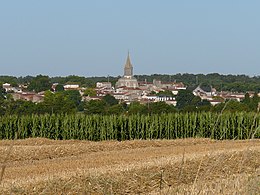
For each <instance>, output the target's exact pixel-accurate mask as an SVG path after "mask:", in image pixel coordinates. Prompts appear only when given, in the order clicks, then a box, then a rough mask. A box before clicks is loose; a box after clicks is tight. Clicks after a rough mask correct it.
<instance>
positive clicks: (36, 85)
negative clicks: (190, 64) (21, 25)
mask: <svg viewBox="0 0 260 195" xmlns="http://www.w3.org/2000/svg"><path fill="white" fill-rule="evenodd" d="M108 77H109V78H108ZM136 77H137V79H138V80H140V81H144V80H146V81H149V82H152V81H153V79H157V80H161V81H167V82H168V81H176V82H183V83H184V84H185V85H187V86H188V87H189V88H190V89H193V88H195V87H196V86H198V85H199V84H206V85H209V86H213V87H215V88H216V89H217V90H218V91H222V90H223V91H236V92H247V91H255V92H260V76H255V77H249V76H247V75H221V74H218V73H212V74H207V75H204V74H187V73H186V74H175V75H167V74H165V75H162V74H153V75H136ZM118 78H119V76H117V77H113V76H107V77H82V76H75V75H71V76H67V77H52V78H50V77H48V76H43V75H38V76H36V77H33V76H26V77H13V76H0V84H2V83H6V82H7V83H10V84H12V86H18V85H19V84H26V85H29V88H28V89H29V90H34V91H45V90H47V89H50V84H51V83H60V84H79V85H80V86H83V87H94V86H95V84H96V82H102V81H108V80H109V81H110V82H112V84H114V83H115V82H116V81H117V80H118Z"/></svg>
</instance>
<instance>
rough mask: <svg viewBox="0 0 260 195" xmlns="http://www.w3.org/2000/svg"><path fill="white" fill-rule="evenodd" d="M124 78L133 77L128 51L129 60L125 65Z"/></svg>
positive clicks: (128, 57)
mask: <svg viewBox="0 0 260 195" xmlns="http://www.w3.org/2000/svg"><path fill="white" fill-rule="evenodd" d="M124 76H125V77H132V76H133V65H132V64H131V60H130V54H129V51H128V55H127V59H126V63H125V68H124Z"/></svg>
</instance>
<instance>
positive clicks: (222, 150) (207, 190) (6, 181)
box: [0, 138, 260, 194]
mask: <svg viewBox="0 0 260 195" xmlns="http://www.w3.org/2000/svg"><path fill="white" fill-rule="evenodd" d="M9 152H10V153H9ZM0 168H1V169H0V176H1V173H2V181H1V184H0V194H234V193H236V194H260V140H257V139H255V140H244V141H234V140H226V141H215V140H210V139H182V140H150V141H149V140H133V141H123V142H118V141H103V142H89V141H76V140H68V141H55V140H49V139H43V138H34V139H25V140H15V141H7V140H6V141H5V140H2V141H0Z"/></svg>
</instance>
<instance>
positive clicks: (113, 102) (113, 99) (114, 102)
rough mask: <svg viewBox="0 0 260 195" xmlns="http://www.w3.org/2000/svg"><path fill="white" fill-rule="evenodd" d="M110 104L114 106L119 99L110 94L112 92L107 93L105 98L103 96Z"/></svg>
mask: <svg viewBox="0 0 260 195" xmlns="http://www.w3.org/2000/svg"><path fill="white" fill-rule="evenodd" d="M102 99H103V100H104V101H105V102H106V103H107V104H108V105H109V106H113V105H116V104H118V100H117V99H116V98H115V97H114V96H112V95H110V94H107V95H105V96H104V97H103V98H102Z"/></svg>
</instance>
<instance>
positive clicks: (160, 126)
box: [0, 112, 260, 141]
mask: <svg viewBox="0 0 260 195" xmlns="http://www.w3.org/2000/svg"><path fill="white" fill-rule="evenodd" d="M259 126H260V115H259V114H255V113H243V112H241V113H223V114H222V115H220V114H217V113H174V114H162V115H150V116H149V115H129V116H126V115H110V116H103V115H84V114H77V115H31V116H16V115H13V116H2V117H0V139H23V138H29V137H45V138H50V139H81V140H92V141H100V140H131V139H176V138H188V137H204V138H212V139H248V138H252V137H254V138H259V137H260V127H259Z"/></svg>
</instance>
